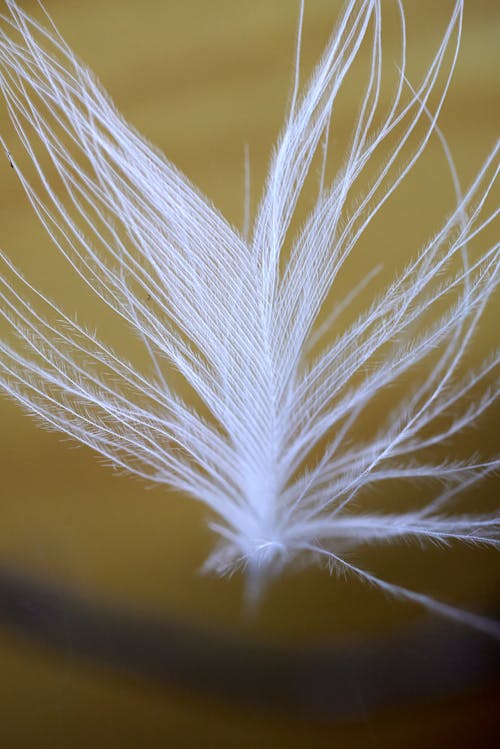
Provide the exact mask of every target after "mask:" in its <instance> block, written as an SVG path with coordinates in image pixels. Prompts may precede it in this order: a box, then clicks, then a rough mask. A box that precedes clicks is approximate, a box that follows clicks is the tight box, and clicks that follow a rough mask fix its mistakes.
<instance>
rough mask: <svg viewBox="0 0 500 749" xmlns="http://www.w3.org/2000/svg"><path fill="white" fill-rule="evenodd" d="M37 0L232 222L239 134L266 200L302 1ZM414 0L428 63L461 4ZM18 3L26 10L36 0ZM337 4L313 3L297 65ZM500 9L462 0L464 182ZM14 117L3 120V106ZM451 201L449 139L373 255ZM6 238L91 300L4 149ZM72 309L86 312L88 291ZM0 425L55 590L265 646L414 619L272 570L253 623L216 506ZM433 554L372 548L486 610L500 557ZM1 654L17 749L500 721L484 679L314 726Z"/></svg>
mask: <svg viewBox="0 0 500 749" xmlns="http://www.w3.org/2000/svg"><path fill="white" fill-rule="evenodd" d="M45 5H46V7H47V9H48V10H49V12H50V13H51V14H52V16H53V18H54V20H55V22H56V24H57V26H58V28H59V29H60V31H61V32H62V34H63V36H64V37H65V39H66V40H67V41H68V43H69V44H70V46H71V47H72V48H73V49H74V50H75V51H76V52H77V54H78V55H79V56H80V58H81V59H83V60H84V61H85V62H86V63H87V64H88V65H89V66H90V67H91V68H92V69H93V70H94V72H95V73H96V74H97V75H98V77H99V78H100V79H101V81H102V83H103V84H104V86H105V87H106V88H107V89H108V91H109V92H110V93H111V95H112V97H113V99H114V101H115V103H116V104H117V105H118V107H119V109H121V111H122V112H123V113H124V114H125V116H126V118H127V119H128V120H129V121H130V122H131V123H132V124H133V125H134V126H136V127H137V128H138V129H139V130H140V131H141V132H143V133H144V134H145V135H146V137H147V138H148V139H149V140H150V141H152V142H153V143H154V144H155V145H157V146H158V147H159V148H161V149H162V150H164V151H165V152H166V154H167V156H168V157H169V158H170V160H171V161H173V162H174V163H175V164H176V165H177V166H178V167H179V168H180V169H181V170H182V171H184V172H185V173H186V174H187V175H188V176H189V178H190V179H191V180H192V181H193V182H194V183H195V184H196V185H197V186H199V188H200V189H201V190H202V191H203V192H204V193H206V194H207V195H208V196H209V197H210V198H211V199H212V200H213V202H214V203H215V204H216V205H217V207H218V208H220V210H221V211H222V212H223V213H224V214H225V215H226V216H227V217H228V218H229V219H230V220H231V221H232V222H234V223H236V224H238V225H240V224H241V218H242V213H243V208H242V206H243V144H244V143H248V144H249V149H250V156H251V165H252V201H253V205H254V206H255V204H256V200H257V197H258V193H259V188H260V185H261V184H262V181H263V179H264V176H265V173H266V165H267V161H268V158H269V155H270V149H271V145H272V143H273V141H274V140H275V138H276V136H277V134H278V132H279V128H280V125H281V122H282V118H283V113H284V111H285V106H286V103H287V100H288V96H289V92H290V80H291V64H292V60H293V48H294V35H295V26H296V18H297V3H295V2H292V0H255V1H254V2H249V1H248V0H233V1H230V0H211V1H210V2H207V1H206V0H182V2H180V1H179V0H166V1H164V2H160V0H157V1H156V2H155V1H154V0H144V1H143V2H137V1H136V2H130V1H129V0H119V1H118V0H106V1H105V2H103V3H99V2H96V0H88V1H87V2H85V3H84V2H75V1H73V0H70V1H69V2H68V1H67V2H62V1H61V0H50V1H48V0H47V2H46V3H45ZM406 6H408V10H409V21H410V24H409V25H410V29H411V36H410V44H411V46H410V52H411V55H412V56H413V57H412V59H413V62H414V64H415V67H416V68H418V65H419V64H421V65H423V64H424V62H425V61H426V60H429V57H430V55H431V53H432V50H433V49H434V48H435V45H436V42H437V40H438V36H439V32H440V30H442V29H443V27H444V24H445V22H446V18H447V14H448V13H449V10H450V7H451V3H450V2H448V1H447V0H439V1H438V2H430V1H428V0H419V2H418V3H417V2H413V3H411V2H407V3H406ZM23 7H25V8H27V9H29V8H30V7H33V8H34V12H35V4H34V3H28V2H25V3H23ZM339 7H340V3H338V2H333V1H329V0H306V17H305V26H304V59H303V67H304V72H305V74H306V73H308V72H310V70H311V68H312V65H313V63H314V60H315V58H316V57H317V56H318V55H319V54H320V52H321V51H322V47H323V44H324V42H325V41H326V39H327V38H328V34H329V31H330V29H331V27H332V24H333V22H334V20H335V18H336V15H337V12H338V9H339ZM38 13H39V11H38ZM499 20H500V18H499V13H498V4H497V3H496V2H494V1H493V0H491V1H490V0H473V1H472V0H470V2H469V3H467V4H466V12H465V24H464V36H463V44H462V51H461V55H460V59H459V63H458V68H457V72H456V75H455V78H454V82H453V84H452V88H451V91H450V95H449V98H448V102H447V104H446V107H445V110H444V112H443V117H442V120H441V124H442V127H443V129H444V131H445V133H446V135H447V136H448V138H449V141H450V145H451V148H452V151H453V153H454V155H455V157H456V161H457V166H458V169H459V173H460V175H461V176H462V177H463V178H464V182H467V181H468V180H470V179H471V178H472V177H473V175H474V172H475V170H476V169H477V168H478V167H479V165H480V163H481V161H482V160H483V159H484V158H485V156H486V155H487V153H488V150H489V149H490V148H491V146H492V145H493V143H494V141H495V138H496V135H497V112H496V111H495V104H494V98H495V97H494V94H495V86H497V84H498V79H497V78H496V77H495V68H496V65H497V63H496V59H495V37H496V35H497V34H498V28H499ZM391 43H392V44H393V47H394V50H395V49H396V46H395V40H392V42H391V40H390V39H389V41H388V45H389V48H390V44H391ZM350 103H352V104H353V105H354V100H353V101H352V102H350V100H349V96H346V98H345V100H344V102H343V106H344V107H345V110H346V114H345V123H348V122H350V121H351V119H350V118H349V112H348V110H349V104H350ZM1 116H2V132H3V128H4V123H5V112H4V110H2V113H1ZM346 127H347V125H346ZM339 128H340V130H341V129H342V116H341V118H340V124H339ZM452 202H453V197H452V191H451V188H450V181H449V176H448V175H447V172H446V167H445V165H444V161H443V159H442V155H441V153H440V151H439V147H438V145H437V144H436V143H431V145H430V147H429V154H428V156H427V157H426V160H425V161H424V162H423V165H422V166H421V167H419V169H417V170H416V173H415V175H414V177H413V178H412V180H411V181H410V182H409V185H408V186H406V185H405V186H404V188H403V189H402V191H401V194H400V195H399V196H398V197H397V198H396V200H395V201H394V202H393V204H392V205H391V206H389V207H388V209H387V211H386V212H385V214H384V219H383V222H382V223H381V224H380V226H379V228H378V229H377V233H376V235H375V237H374V239H375V240H376V244H375V245H374V246H373V247H372V248H371V252H372V253H373V255H372V259H375V261H376V262H379V260H381V261H382V262H384V261H385V262H386V263H392V262H393V261H394V260H395V259H399V255H400V254H402V256H403V259H407V258H408V257H411V255H412V254H413V253H414V252H415V251H416V250H417V249H418V248H419V246H420V245H421V244H422V243H423V242H424V241H425V240H426V239H428V238H429V237H430V236H431V235H432V232H433V231H435V230H436V229H437V228H439V223H440V221H441V219H442V218H444V216H445V215H446V212H447V211H449V210H450V208H451V206H452ZM0 245H1V247H2V249H4V250H5V251H7V252H8V254H9V255H10V256H11V257H12V258H13V259H14V261H15V262H19V264H20V265H21V267H23V269H24V270H25V271H26V272H30V273H31V277H32V278H34V279H36V281H37V282H40V283H43V285H44V289H45V290H47V291H49V292H51V290H57V292H58V294H59V298H63V299H64V298H65V299H66V301H67V303H68V304H69V306H70V309H71V310H74V309H78V310H79V311H80V310H81V308H80V306H79V302H78V300H79V290H78V284H77V283H76V282H75V280H74V279H72V278H71V277H70V275H69V274H68V276H66V275H65V269H64V265H63V264H62V263H61V262H60V260H58V259H57V257H56V252H55V250H54V249H53V248H51V246H50V243H49V242H48V241H47V239H46V238H45V236H44V234H43V231H42V230H41V229H40V227H39V226H38V225H37V222H36V219H34V217H33V216H32V214H31V211H30V208H29V206H28V204H27V200H26V199H25V198H24V196H23V194H22V192H21V189H20V188H19V186H18V184H17V183H16V181H15V176H14V174H13V172H12V170H10V169H9V168H8V163H7V162H6V163H5V164H4V165H2V166H1V167H0ZM390 267H392V266H390ZM399 267H401V265H399ZM61 288H62V289H63V291H62V293H61ZM81 304H82V308H83V309H84V310H85V304H86V302H85V300H83V298H82V303H81ZM79 317H80V314H79ZM494 322H495V319H494V315H492V314H490V315H489V316H487V317H486V318H485V321H484V323H483V325H482V328H481V331H480V334H479V335H478V337H477V338H476V340H475V342H474V345H473V348H472V350H471V352H470V355H469V359H468V362H469V363H472V364H473V363H474V362H475V361H476V362H477V361H480V359H481V358H482V356H483V355H484V353H485V351H486V350H487V349H488V348H489V346H490V344H491V340H492V338H493V336H494V333H495V331H494ZM0 420H1V421H0V423H1V431H0V469H1V488H0V507H1V509H0V512H1V515H0V517H1V523H0V568H2V569H6V570H17V571H21V572H23V573H25V574H26V575H28V576H33V577H34V578H37V579H41V580H48V581H52V582H55V583H58V584H61V585H63V586H66V587H67V588H68V589H70V590H72V591H75V592H77V593H79V594H81V595H83V596H87V597H88V598H89V599H90V600H92V601H94V602H99V601H105V602H106V603H110V602H112V603H116V604H117V605H120V606H122V607H125V608H129V609H131V610H134V611H137V612H144V613H146V614H148V615H153V614H154V615H157V616H160V617H165V618H167V619H168V618H171V617H175V618H177V619H181V620H182V619H183V618H184V619H186V620H187V621H191V622H193V621H194V622H196V623H197V624H199V626H201V627H203V626H205V625H207V626H211V627H218V628H219V629H220V631H225V630H228V631H231V632H233V633H236V634H237V635H238V636H241V637H242V638H258V639H261V640H264V641H266V642H271V643H272V642H273V641H279V642H283V641H286V642H289V643H291V644H292V645H293V644H294V643H299V642H300V643H306V644H307V643H315V642H319V641H325V640H329V639H330V640H333V639H334V638H335V637H339V636H343V635H346V634H348V633H352V632H354V633H356V634H357V635H359V636H366V637H370V636H375V635H376V634H377V633H378V632H383V633H387V632H388V631H390V630H391V628H393V629H395V630H396V629H397V628H399V627H401V626H404V624H405V623H406V622H407V621H409V620H417V619H418V617H419V616H420V617H421V616H422V612H420V611H418V610H415V608H414V607H412V606H406V605H404V604H401V603H394V602H391V601H388V600H387V599H386V598H385V597H384V596H381V595H379V594H378V593H377V592H374V591H370V590H368V589H366V588H364V587H363V586H361V585H360V584H358V583H357V582H356V581H351V582H349V584H346V583H345V581H341V580H335V579H332V578H329V576H328V575H327V574H326V573H325V572H324V571H321V570H307V571H304V572H301V573H298V574H295V575H289V576H286V577H285V578H284V579H283V580H281V581H278V582H277V583H275V585H274V586H273V588H272V590H271V591H270V594H269V596H268V597H267V598H266V599H265V601H264V603H263V605H262V608H261V610H260V611H259V613H258V616H257V617H256V618H255V619H253V620H248V619H246V618H245V616H244V614H243V612H242V590H243V580H242V578H241V577H240V576H238V575H237V576H235V577H234V578H232V579H231V580H229V581H228V580H218V579H212V578H207V577H203V576H201V575H200V574H198V570H199V568H200V566H201V565H202V563H203V561H204V559H205V558H206V556H207V554H208V553H209V551H210V549H211V545H212V540H213V539H212V538H211V536H210V533H209V531H208V530H207V528H206V524H205V519H206V514H205V512H204V511H203V510H201V509H200V508H199V507H197V506H196V505H195V504H194V503H192V502H189V501H186V500H185V499H184V498H182V497H179V496H175V495H172V494H169V492H168V491H166V490H161V489H158V488H155V489H153V490H151V489H149V488H146V487H144V486H143V485H142V484H141V483H140V482H138V481H137V480H134V479H131V478H128V477H124V476H116V475H114V474H113V472H112V471H111V470H110V469H109V468H107V467H104V466H102V465H101V464H100V463H99V461H98V460H96V459H95V456H93V455H92V454H91V453H90V452H89V451H88V450H86V449H84V448H78V449H74V446H73V445H72V444H68V441H67V440H64V439H61V438H60V437H59V436H58V435H55V434H51V433H47V432H45V431H43V430H41V429H40V428H39V427H38V426H37V425H36V424H35V423H34V422H33V421H31V420H30V419H29V418H28V417H26V416H24V415H23V414H22V413H20V411H19V409H18V408H17V407H16V406H15V405H14V404H12V403H9V402H7V401H5V400H3V401H1V402H0ZM494 431H495V415H494V414H490V415H489V416H488V417H486V418H485V419H483V420H482V421H481V424H480V427H479V429H478V430H476V431H474V433H473V434H472V436H471V434H468V435H466V436H465V437H464V439H463V444H462V445H461V449H464V450H465V451H467V449H469V451H470V450H472V451H473V450H478V451H482V452H483V453H484V454H487V453H488V449H489V450H490V451H491V448H492V438H493V435H494ZM493 496H494V488H493V486H492V485H490V486H485V487H483V488H482V489H481V492H479V493H477V494H476V497H475V498H474V497H472V499H471V502H472V505H471V506H474V501H475V502H476V505H475V506H479V505H480V504H481V503H487V502H488V497H490V498H491V497H493ZM478 503H479V505H478ZM424 556H425V558H423V556H422V555H421V552H420V550H419V549H418V548H415V549H414V548H408V547H401V548H400V547H398V548H394V549H384V550H381V549H379V550H377V551H376V552H374V554H373V555H372V556H371V557H369V565H371V568H372V569H374V571H377V572H378V573H379V574H381V575H387V577H388V578H389V579H394V580H395V581H400V582H405V583H406V584H408V585H409V586H410V587H411V586H413V587H415V588H416V589H420V590H423V591H425V592H434V593H435V594H437V595H439V594H441V595H442V596H443V597H445V598H446V599H447V600H450V601H452V602H455V603H457V604H462V605H464V606H469V607H470V608H474V607H477V608H479V609H481V608H482V607H488V606H491V605H492V604H493V602H494V598H495V591H496V590H497V587H496V580H495V570H494V566H495V565H494V560H493V557H492V555H491V553H489V552H486V551H485V550H477V549H476V550H462V551H459V552H458V551H456V550H452V551H449V552H448V551H442V550H435V549H434V550H429V551H428V552H426V553H425V555H424ZM394 569H397V570H398V574H400V575H401V577H400V578H398V579H397V580H396V577H395V576H394V574H393V577H392V578H391V572H393V570H394ZM403 578H404V579H403ZM450 626H451V625H450ZM0 669H1V683H0V746H6V747H16V748H17V747H30V746H40V745H43V746H50V747H80V746H81V747H90V746H103V747H104V746H106V747H115V746H116V747H127V746H131V747H143V746H144V747H150V746H151V747H153V746H154V747H163V746H172V747H177V746H197V745H200V746H214V747H226V746H227V747H232V746H235V747H236V746H238V747H239V746H242V747H243V746H245V747H246V746H248V747H261V746H262V747H267V746H269V747H270V746H281V745H282V746H304V747H305V746H311V747H313V746H401V745H403V743H402V742H403V737H405V738H404V743H405V745H407V746H413V745H415V746H421V745H424V744H425V745H427V746H439V745H442V742H441V744H440V738H442V739H443V741H444V737H445V736H448V738H449V737H450V736H452V737H453V736H454V737H455V742H456V745H458V746H460V745H461V743H460V736H462V737H466V736H467V735H470V734H468V733H467V731H472V730H473V728H472V727H473V726H474V725H475V726H476V727H477V725H478V724H479V725H483V726H484V725H488V720H489V719H491V711H492V710H493V704H494V695H493V693H492V692H491V691H489V692H487V693H486V694H485V696H484V699H478V698H477V697H476V698H474V699H472V698H471V699H469V700H468V701H465V702H458V701H457V702H456V703H449V704H448V703H447V704H445V705H438V706H429V707H428V708H427V709H425V710H424V709H422V708H419V709H414V710H412V709H410V708H409V709H408V710H406V711H402V712H394V711H392V712H391V711H388V712H387V713H384V714H382V715H380V716H377V717H376V718H370V719H367V720H366V722H361V723H359V724H350V725H342V726H336V727H334V726H328V725H314V724H310V725H309V724H306V723H305V722H303V721H299V720H296V719H294V718H292V717H290V716H288V717H287V716H274V715H272V714H270V713H266V712H265V711H263V712H258V711H254V712H252V711H250V710H249V709H246V708H243V707H242V708H241V709H239V708H236V707H234V706H228V705H226V704H224V703H223V702H220V701H219V702H218V701H216V700H210V699H209V698H208V697H206V696H203V695H189V694H188V693H187V692H181V691H179V692H178V693H177V692H174V691H172V690H170V691H168V690H163V689H160V688H158V687H155V686H154V684H149V683H141V682H138V681H135V680H133V679H127V678H126V677H124V676H121V677H120V676H118V675H117V674H115V673H113V672H112V671H111V670H106V669H105V668H104V667H103V668H100V667H98V666H96V665H91V664H87V663H82V662H81V661H80V660H79V659H77V658H73V657H72V655H71V648H70V647H68V651H67V652H65V653H54V652H52V651H50V649H43V648H42V647H39V646H37V645H35V644H34V643H32V642H28V641H27V640H25V639H23V638H22V637H20V636H19V635H16V634H14V633H13V632H12V631H9V630H7V629H4V630H2V629H0ZM339 688H341V685H339ZM489 716H490V718H489ZM412 742H413V743H412ZM433 742H434V743H433ZM463 745H466V744H465V743H464V744H463Z"/></svg>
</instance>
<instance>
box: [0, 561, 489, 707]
mask: <svg viewBox="0 0 500 749" xmlns="http://www.w3.org/2000/svg"><path fill="white" fill-rule="evenodd" d="M0 626H2V627H3V628H8V629H11V630H15V631H16V633H20V634H22V635H23V636H25V637H28V638H30V639H31V640H34V641H36V642H38V643H40V644H43V645H45V646H48V647H50V648H53V649H55V650H57V651H60V652H62V653H65V654H67V653H68V652H70V653H71V656H72V657H75V656H76V657H81V658H82V659H86V660H89V661H93V662H95V663H98V664H101V665H105V666H107V667H108V668H112V669H115V670H116V671H119V672H121V673H124V674H128V675H132V676H139V677H142V678H146V679H152V680H155V681H156V682H158V683H162V684H165V685H168V686H175V687H181V688H182V689H184V690H189V691H190V692H199V693H203V694H208V695H217V696H219V697H223V698H225V699H232V700H238V701H240V702H244V703H246V704H252V705H259V706H265V707H268V708H272V709H277V708H278V709H280V710H285V711H291V710H293V711H294V712H296V713H300V714H303V715H309V716H312V715H314V716H320V717H323V718H336V719H353V718H356V717H357V716H359V715H363V716H366V715H367V713H370V712H373V711H375V710H378V709H380V708H382V707H389V706H395V705H401V704H405V703H406V704H408V703H410V704H415V703H417V702H423V701H431V700H435V699H437V698H439V697H444V696H447V697H448V696H452V695H457V694H461V693H464V692H470V691H473V690H478V689H480V688H481V687H484V686H485V685H486V684H487V683H488V682H491V681H492V680H495V679H498V678H499V676H500V658H499V656H500V645H499V643H498V642H495V641H494V640H492V639H490V638H488V637H486V636H484V635H480V634H476V633H474V632H471V631H470V630H468V629H466V628H465V627H464V628H462V627H459V626H456V625H453V624H451V623H448V622H439V621H434V622H430V621H428V622H427V623H426V624H425V626H420V627H419V628H418V629H417V628H414V629H412V630H408V631H406V632H404V633H401V634H399V635H398V636H392V637H391V638H390V639H389V638H383V637H379V638H378V639H373V640H371V641H367V640H366V639H362V640H355V639H344V640H341V641H340V640H337V641H335V642H332V643H331V644H329V645H325V644H322V645H321V646H317V647H308V648H301V649H290V648H285V647H274V646H273V647H271V646H266V645H262V644H256V643H251V642H248V641H246V640H244V639H237V638H235V637H234V636H229V635H225V634H222V633H221V632H218V631H207V630H203V629H198V628H194V627H193V626H192V625H187V624H184V623H181V622H176V621H158V620H153V619H146V618H142V617H140V616H138V615H135V614H132V613H127V612H126V611H119V610H117V609H115V608H112V607H108V608H105V607H103V606H98V605H96V604H93V603H92V602H91V601H88V600H85V599H84V598H82V597H79V596H77V595H75V594H73V593H71V592H70V591H68V590H64V589H63V588H59V587H56V586H55V585H49V584H46V583H40V582H35V581H33V580H30V579H29V578H27V577H23V576H21V575H19V574H18V573H13V572H9V571H8V570H0Z"/></svg>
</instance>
